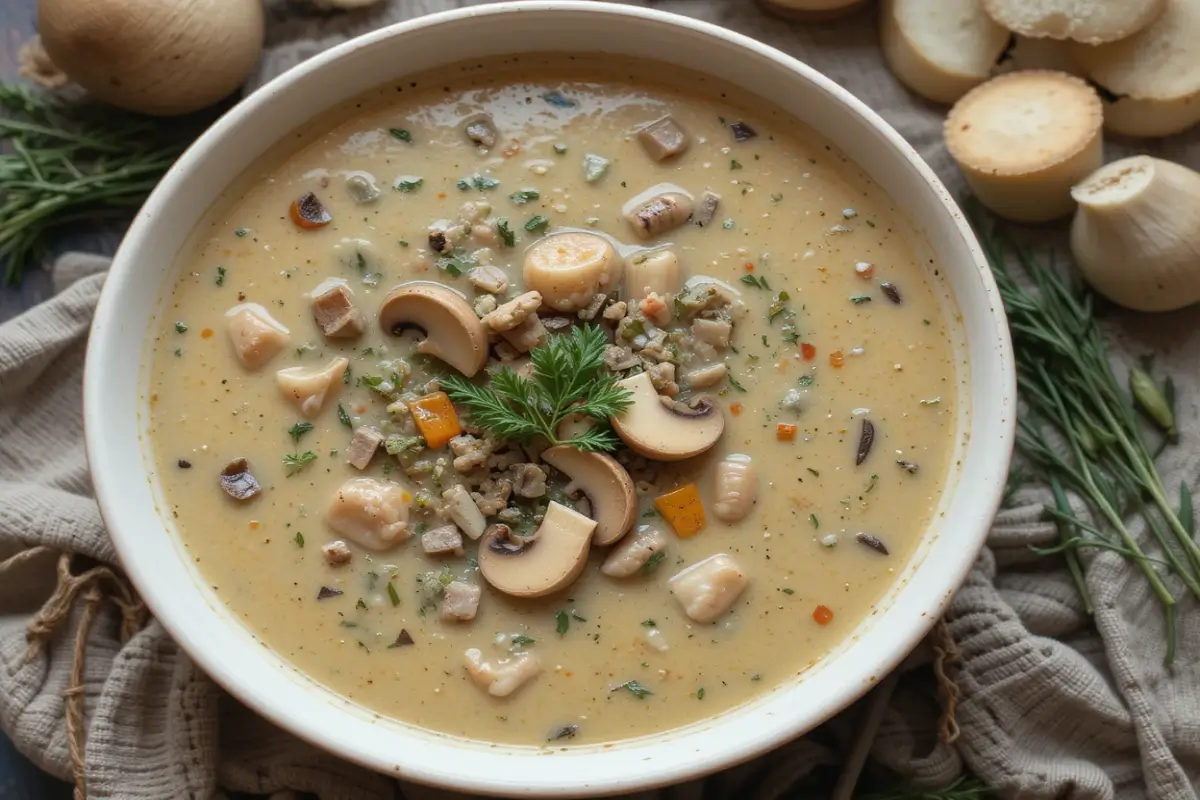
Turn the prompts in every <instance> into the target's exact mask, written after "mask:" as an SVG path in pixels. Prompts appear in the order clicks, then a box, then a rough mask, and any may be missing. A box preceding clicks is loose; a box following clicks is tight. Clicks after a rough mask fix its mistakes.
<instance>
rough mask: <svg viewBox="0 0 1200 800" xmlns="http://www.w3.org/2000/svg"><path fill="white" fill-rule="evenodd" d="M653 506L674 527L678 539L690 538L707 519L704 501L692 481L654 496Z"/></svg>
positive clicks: (702, 526) (701, 527)
mask: <svg viewBox="0 0 1200 800" xmlns="http://www.w3.org/2000/svg"><path fill="white" fill-rule="evenodd" d="M654 507H655V508H657V509H658V513H660V514H662V517H663V519H665V520H666V521H667V523H668V524H670V526H671V527H672V528H674V529H675V535H676V536H678V537H679V538H680V539H690V538H692V537H693V536H695V535H696V534H697V533H699V532H700V531H701V530H702V529H703V528H704V524H705V522H706V521H707V520H706V519H705V517H704V503H703V501H701V500H700V490H699V489H698V488H696V484H694V483H689V484H687V485H685V486H680V487H679V488H678V489H676V490H675V491H673V492H667V493H666V494H664V495H662V496H660V497H656V498H654Z"/></svg>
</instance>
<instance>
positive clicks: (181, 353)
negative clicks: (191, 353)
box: [175, 347, 183, 358]
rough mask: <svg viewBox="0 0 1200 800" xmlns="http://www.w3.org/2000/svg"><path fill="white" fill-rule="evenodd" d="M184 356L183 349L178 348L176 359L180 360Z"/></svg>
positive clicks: (176, 349)
mask: <svg viewBox="0 0 1200 800" xmlns="http://www.w3.org/2000/svg"><path fill="white" fill-rule="evenodd" d="M182 355H183V349H182V348H179V347H176V348H175V357H176V358H180V357H181V356H182Z"/></svg>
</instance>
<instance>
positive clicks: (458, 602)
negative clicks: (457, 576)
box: [440, 581, 483, 621]
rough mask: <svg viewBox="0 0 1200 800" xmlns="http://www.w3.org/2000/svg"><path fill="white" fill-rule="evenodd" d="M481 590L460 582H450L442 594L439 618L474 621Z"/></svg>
mask: <svg viewBox="0 0 1200 800" xmlns="http://www.w3.org/2000/svg"><path fill="white" fill-rule="evenodd" d="M482 594H483V590H482V589H481V588H480V587H478V586H472V585H471V584H469V583H463V582H462V581H450V583H448V584H446V589H445V591H443V592H442V610H441V614H440V616H441V618H442V619H444V620H456V621H458V620H468V619H475V613H476V612H477V611H478V610H479V598H480V596H482Z"/></svg>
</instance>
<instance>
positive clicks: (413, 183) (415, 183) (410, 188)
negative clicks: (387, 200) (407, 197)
mask: <svg viewBox="0 0 1200 800" xmlns="http://www.w3.org/2000/svg"><path fill="white" fill-rule="evenodd" d="M424 183H425V179H424V178H418V177H416V176H408V175H406V176H404V177H401V178H397V179H396V182H395V183H393V184H392V188H393V189H395V190H396V191H398V192H402V193H404V194H411V193H412V192H415V191H416V190H417V189H420V188H421V185H422V184H424Z"/></svg>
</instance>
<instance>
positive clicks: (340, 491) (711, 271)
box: [148, 56, 964, 747]
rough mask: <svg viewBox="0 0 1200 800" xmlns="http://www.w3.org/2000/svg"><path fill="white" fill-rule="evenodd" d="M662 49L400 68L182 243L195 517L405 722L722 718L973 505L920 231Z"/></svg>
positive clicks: (862, 615)
mask: <svg viewBox="0 0 1200 800" xmlns="http://www.w3.org/2000/svg"><path fill="white" fill-rule="evenodd" d="M650 66H651V65H647V64H644V63H641V62H628V61H621V60H616V59H612V58H609V57H599V56H596V57H590V56H589V57H575V58H540V57H539V58H536V59H534V58H529V59H518V58H509V59H497V60H494V61H491V62H484V63H481V64H471V65H465V66H463V67H461V68H457V69H454V70H443V71H441V73H440V74H439V75H437V76H432V75H429V76H418V77H416V78H413V79H411V80H409V81H405V82H402V83H398V84H396V85H395V86H389V87H384V88H382V89H380V90H378V91H376V92H374V93H372V94H370V95H368V96H366V97H364V98H361V99H360V100H359V101H358V102H357V103H355V104H353V106H352V107H346V108H343V109H341V110H340V111H339V112H337V113H335V114H332V115H330V116H327V117H325V118H323V119H319V120H317V121H315V122H313V123H311V124H310V125H309V128H308V130H306V131H303V132H301V134H300V136H299V137H293V138H292V139H290V140H289V141H287V142H285V143H283V144H281V145H279V147H278V149H277V150H276V151H275V152H274V153H273V154H272V155H270V156H269V157H268V158H266V159H264V160H263V162H262V163H263V165H262V166H261V167H258V168H256V169H255V170H254V171H252V173H251V174H248V175H247V176H246V177H245V179H244V180H243V181H241V183H240V184H239V186H238V188H237V190H236V191H234V192H231V195H230V196H229V197H228V198H226V199H225V200H223V201H221V202H219V203H218V204H217V206H216V207H215V208H214V210H213V211H212V212H211V214H210V217H209V219H208V221H207V222H206V223H205V224H204V225H203V226H202V227H201V228H200V229H199V230H198V231H197V232H196V234H195V237H194V241H193V244H192V245H190V246H189V248H188V249H186V250H185V252H184V253H183V254H182V256H181V261H182V263H183V272H182V276H181V277H180V279H179V281H178V283H177V284H176V286H175V287H174V290H173V292H172V294H171V295H170V297H169V298H168V300H167V304H166V305H167V308H165V309H164V312H163V315H162V322H161V325H160V328H159V330H157V331H156V332H155V336H156V340H157V341H156V345H155V352H154V356H153V359H152V362H151V363H150V365H149V368H148V369H149V373H150V384H151V386H150V392H151V397H150V420H151V425H150V434H149V435H150V437H151V438H152V440H153V445H154V448H155V452H156V454H157V464H158V471H157V479H158V481H159V482H160V483H161V485H162V489H163V492H164V496H165V498H166V501H167V504H168V505H169V507H170V508H171V512H172V518H173V520H174V523H175V525H176V527H177V528H178V530H179V532H180V535H181V537H182V539H183V541H184V543H185V544H186V546H187V547H188V548H189V551H190V552H191V553H192V555H193V556H194V558H195V561H196V564H197V567H198V569H199V571H200V573H201V574H202V575H204V577H205V578H206V579H207V581H208V582H209V583H210V584H211V586H212V587H213V590H214V591H215V592H216V593H217V594H218V596H220V597H221V598H222V599H223V600H224V602H226V603H227V604H228V606H229V608H230V609H232V610H233V611H234V612H235V613H236V614H237V615H238V616H239V617H240V618H242V619H243V620H244V621H245V623H246V624H247V625H248V626H249V627H250V628H251V629H252V630H253V631H254V632H255V633H256V634H257V635H259V636H260V637H261V638H262V640H263V641H264V642H265V643H266V644H267V645H268V646H270V647H272V648H273V649H275V650H277V651H278V652H280V653H281V654H282V655H284V656H285V657H286V658H288V659H290V660H291V661H292V662H293V663H294V664H295V665H296V666H297V668H298V669H301V670H303V671H304V672H306V673H308V674H310V675H311V676H312V677H314V678H315V679H317V680H318V681H320V682H322V683H324V684H326V685H328V686H329V687H331V688H332V689H334V690H335V691H338V692H340V693H342V694H344V695H345V696H346V697H348V698H351V699H352V700H354V701H356V702H359V703H362V704H363V705H365V706H367V707H369V708H371V709H373V710H376V711H378V712H380V713H383V714H387V715H391V716H394V717H396V718H398V719H400V720H403V721H405V722H410V723H414V724H419V725H423V726H426V727H430V728H433V729H436V730H440V731H445V732H447V733H452V734H457V735H462V736H468V737H473V738H478V739H484V740H492V741H511V742H523V743H530V744H539V743H541V744H545V743H552V746H554V747H561V746H570V745H573V744H578V743H596V742H602V741H611V740H616V739H621V738H626V737H630V736H635V735H641V734H648V733H655V732H660V731H662V730H665V729H667V728H671V727H675V726H678V725H682V724H686V723H689V722H693V721H696V720H699V719H702V718H704V717H707V716H711V715H713V714H716V713H720V712H721V711H723V710H726V709H728V708H730V707H732V706H734V705H737V704H739V703H742V702H745V701H746V700H748V699H750V698H752V697H753V696H755V695H756V694H758V693H760V692H762V691H764V690H766V689H768V688H770V687H772V686H777V685H779V684H781V683H783V682H785V681H787V680H789V679H791V678H793V677H794V676H795V675H797V674H798V673H802V672H803V671H804V670H805V669H807V668H808V667H810V666H812V665H813V664H815V663H817V662H818V661H819V660H820V659H821V658H822V656H823V655H825V654H826V653H827V652H828V651H829V650H830V649H832V648H834V647H836V646H837V645H838V644H839V643H840V642H842V641H844V640H845V639H846V637H847V636H848V635H849V634H850V633H851V631H853V629H854V628H855V627H856V626H857V625H859V624H861V623H862V622H863V620H864V619H866V618H867V616H868V615H869V614H870V613H871V610H872V608H873V604H874V603H876V602H877V601H878V600H879V598H880V597H882V596H883V594H884V593H885V591H886V590H887V589H888V587H889V586H890V585H891V583H892V581H893V580H894V576H895V575H896V574H897V573H898V572H899V571H900V570H901V569H902V568H903V567H904V565H905V563H906V561H907V559H908V558H909V557H910V556H911V555H912V553H913V552H914V550H915V548H916V545H917V543H918V540H919V538H920V536H921V535H922V532H923V531H924V530H925V529H926V527H927V526H928V524H929V522H930V518H931V515H932V514H933V511H934V509H935V508H936V505H937V502H938V498H939V495H940V492H941V488H942V485H943V483H944V481H945V480H946V476H947V474H948V472H949V463H948V458H949V454H950V453H951V451H952V447H953V440H952V437H953V435H954V433H953V432H954V430H955V424H954V423H955V420H956V415H957V413H958V409H957V397H958V389H959V386H960V381H961V380H963V377H964V376H963V375H962V373H963V371H964V369H963V368H962V367H960V366H957V365H956V364H955V363H954V361H953V357H954V347H953V339H954V337H955V336H956V335H957V334H956V333H955V331H954V329H953V328H952V327H951V326H950V325H948V322H947V320H946V319H945V318H944V315H943V313H942V311H941V308H942V307H943V304H944V302H945V301H944V299H943V298H944V295H945V292H944V290H943V289H942V288H941V287H940V285H939V284H938V281H937V278H936V268H935V265H933V264H932V262H929V263H928V264H926V263H924V262H923V261H922V260H921V259H920V258H919V257H918V253H921V252H923V249H922V246H921V243H920V240H919V239H918V237H917V236H916V234H915V232H914V231H913V229H912V228H911V226H910V225H909V223H908V222H907V221H906V220H905V218H904V217H903V215H902V214H901V213H900V212H899V211H898V210H897V209H896V208H895V206H894V204H893V202H892V201H891V199H890V198H888V197H887V196H886V195H884V194H882V193H881V191H880V190H879V189H878V188H877V187H876V186H875V185H874V184H873V183H872V182H871V181H870V180H869V179H867V178H866V177H865V176H864V175H863V174H862V173H861V172H860V171H859V170H858V169H857V168H856V167H855V166H854V165H853V164H850V163H848V162H847V161H846V160H845V158H844V157H843V156H841V155H840V154H839V153H838V151H837V150H836V149H835V148H834V146H833V145H832V144H830V143H827V142H825V141H823V140H822V139H820V138H819V137H817V136H815V135H814V134H813V133H812V132H811V131H809V130H808V129H807V128H806V127H805V126H803V125H802V124H800V123H799V122H797V121H796V120H794V119H792V118H790V117H788V116H787V115H785V114H783V113H782V112H780V111H778V110H777V109H775V108H774V107H773V106H771V105H770V104H769V103H767V102H766V101H762V100H758V99H756V98H746V97H744V96H741V95H739V94H738V93H737V92H735V91H734V90H733V89H731V88H730V87H726V86H723V85H721V84H719V83H717V82H715V81H713V80H711V79H708V78H703V77H701V76H688V75H684V76H682V77H679V78H677V79H676V80H678V81H679V83H660V82H657V81H651V80H648V79H646V78H644V77H640V76H649V75H658V74H661V73H659V72H658V71H656V70H654V69H652V68H650ZM547 75H554V76H555V77H554V78H553V79H548V78H546V77H545V76H547Z"/></svg>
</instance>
